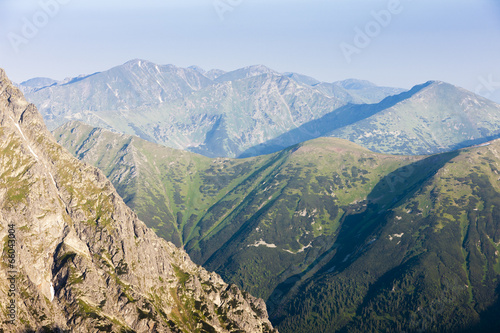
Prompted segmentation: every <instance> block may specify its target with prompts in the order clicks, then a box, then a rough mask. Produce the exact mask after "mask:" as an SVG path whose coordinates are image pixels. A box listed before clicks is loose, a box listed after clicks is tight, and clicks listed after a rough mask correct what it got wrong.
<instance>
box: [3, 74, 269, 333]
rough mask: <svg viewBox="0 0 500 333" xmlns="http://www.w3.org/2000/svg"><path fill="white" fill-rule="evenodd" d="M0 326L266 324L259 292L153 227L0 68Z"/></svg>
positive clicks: (265, 328)
mask: <svg viewBox="0 0 500 333" xmlns="http://www.w3.org/2000/svg"><path fill="white" fill-rule="evenodd" d="M0 138H1V139H0V238H1V239H2V242H3V244H2V245H3V252H2V264H1V265H0V267H1V268H0V276H1V278H0V302H1V306H0V308H1V311H0V323H1V324H0V327H1V329H0V332H26V331H33V330H34V331H68V330H69V331H71V332H100V331H105V332H229V331H231V332H232V331H238V332H239V331H245V332H272V331H273V328H272V326H271V323H270V322H269V320H268V317H267V311H266V307H265V304H264V302H263V301H262V300H260V299H256V298H254V297H252V296H250V295H248V294H247V293H245V292H242V291H240V290H239V289H238V288H236V287H235V286H231V285H227V284H225V283H224V282H223V281H222V279H221V278H220V277H219V276H218V275H217V274H215V273H209V272H207V271H206V270H204V269H203V268H201V267H200V266H197V265H195V264H194V263H193V262H192V261H191V260H190V259H189V257H188V255H187V254H186V253H185V252H184V251H183V250H180V249H178V248H176V247H175V246H174V245H173V244H171V243H168V242H166V241H164V240H162V239H160V238H158V237H157V236H156V235H155V234H154V232H153V231H151V230H150V229H148V228H147V227H146V226H145V225H144V224H143V223H142V222H141V221H140V220H138V218H137V216H136V215H135V214H134V213H133V212H132V211H131V210H130V209H129V208H128V207H127V206H126V205H125V204H124V202H123V200H122V199H121V198H120V197H119V195H118V194H117V193H116V191H115V189H114V187H113V186H112V184H111V183H110V182H109V181H108V180H107V179H106V177H105V176H104V175H103V174H102V173H101V172H100V171H99V170H98V169H96V168H94V167H91V166H89V165H86V164H84V163H82V162H80V161H78V160H77V159H75V158H73V157H72V156H71V155H70V154H69V153H68V152H67V151H66V150H64V149H63V148H62V147H61V146H59V145H58V144H57V143H56V142H55V140H54V139H53V138H52V136H51V134H50V133H49V132H48V130H47V129H46V127H45V125H44V123H43V120H42V117H41V116H40V114H39V113H38V111H37V109H36V107H35V106H34V105H32V104H29V103H27V102H26V100H25V99H24V97H23V95H22V93H21V92H20V91H19V90H18V89H17V88H15V87H14V86H13V85H12V83H11V82H10V81H9V80H8V78H7V77H6V75H5V72H4V71H3V70H1V69H0Z"/></svg>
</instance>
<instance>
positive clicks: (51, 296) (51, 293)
mask: <svg viewBox="0 0 500 333" xmlns="http://www.w3.org/2000/svg"><path fill="white" fill-rule="evenodd" d="M54 295H55V291H54V285H53V284H52V282H51V283H50V301H51V302H52V301H53V300H54Z"/></svg>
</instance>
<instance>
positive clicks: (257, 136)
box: [20, 60, 500, 157]
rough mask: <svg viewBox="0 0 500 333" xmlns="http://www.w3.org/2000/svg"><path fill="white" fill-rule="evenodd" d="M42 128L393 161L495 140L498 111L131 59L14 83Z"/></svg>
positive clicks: (440, 88)
mask: <svg viewBox="0 0 500 333" xmlns="http://www.w3.org/2000/svg"><path fill="white" fill-rule="evenodd" d="M20 87H21V89H23V90H24V91H25V92H26V94H27V98H28V99H29V100H30V101H32V102H33V103H35V104H36V105H37V106H38V107H39V109H40V111H41V112H42V114H43V116H44V120H45V122H46V123H47V125H48V126H49V128H50V129H55V128H56V127H58V126H59V125H61V124H63V123H65V122H67V121H70V120H81V121H83V122H85V123H88V124H90V125H93V126H99V127H103V128H108V129H112V130H114V131H117V132H119V133H125V134H132V135H137V136H139V137H141V138H143V139H146V140H148V141H151V142H155V143H160V144H164V145H166V146H169V147H172V148H177V149H184V150H189V151H193V152H197V153H200V154H202V155H205V156H208V157H248V156H256V155H261V154H267V153H271V152H276V151H278V150H280V149H283V148H286V147H288V146H290V145H293V144H296V143H299V142H303V141H306V140H310V139H314V138H317V137H320V136H333V137H339V138H344V139H348V140H350V141H353V142H356V143H359V144H361V145H363V146H364V147H367V148H369V149H371V150H373V151H378V152H384V153H392V154H431V153H437V152H443V151H449V150H452V149H455V148H460V147H465V146H467V145H471V144H474V143H481V142H485V141H488V140H491V139H492V138H495V137H497V136H498V135H499V134H500V131H499V130H498V128H500V120H499V118H498V114H499V112H498V111H499V110H500V105H498V104H496V103H494V102H491V101H489V100H487V99H485V98H482V97H479V96H477V95H475V94H473V93H471V92H468V91H466V90H464V89H461V88H458V87H455V86H453V85H450V84H447V83H443V82H434V81H429V82H427V83H425V84H422V85H418V86H415V87H414V88H413V89H411V90H410V91H408V92H404V91H403V90H402V89H396V88H387V87H378V86H376V85H374V84H372V83H370V82H367V81H361V80H353V79H351V80H345V81H340V82H334V83H325V82H319V81H317V80H315V79H314V78H311V77H307V76H305V75H301V74H297V73H284V74H281V73H278V72H276V71H274V70H272V69H270V68H267V67H265V66H262V65H258V66H249V67H245V68H241V69H238V70H235V71H231V72H227V73H226V72H223V71H220V70H211V71H208V72H205V71H204V70H203V69H201V68H198V67H196V66H192V67H190V68H178V67H175V66H172V65H166V66H160V65H156V64H153V63H151V62H148V61H144V60H132V61H129V62H127V63H125V64H124V65H121V66H117V67H115V68H112V69H110V70H108V71H104V72H100V73H95V74H92V75H88V76H80V77H77V78H73V79H67V80H65V81H63V82H55V81H53V80H50V79H44V78H38V79H33V80H29V81H27V82H23V83H22V84H20Z"/></svg>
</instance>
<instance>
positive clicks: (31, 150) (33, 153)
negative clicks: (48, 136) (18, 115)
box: [9, 116, 38, 162]
mask: <svg viewBox="0 0 500 333" xmlns="http://www.w3.org/2000/svg"><path fill="white" fill-rule="evenodd" d="M9 118H10V119H12V121H13V122H14V125H16V127H17V129H18V130H19V133H21V136H22V137H23V139H24V141H26V144H27V145H28V148H29V150H30V152H31V154H32V155H33V156H34V157H35V159H36V160H37V162H38V155H37V154H35V152H34V151H33V149H32V148H31V146H30V145H29V144H28V140H27V139H26V137H25V136H24V133H23V130H22V129H21V126H19V124H18V123H17V122H15V121H14V119H13V118H12V117H10V116H9Z"/></svg>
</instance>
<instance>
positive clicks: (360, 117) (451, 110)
mask: <svg viewBox="0 0 500 333" xmlns="http://www.w3.org/2000/svg"><path fill="white" fill-rule="evenodd" d="M329 136H331V137H338V138H343V139H346V140H349V141H351V142H355V143H357V144H359V145H361V146H363V147H365V148H368V149H370V150H372V151H376V152H380V153H386V154H401V155H423V154H435V153H440V152H446V151H452V150H455V149H459V148H464V147H468V146H471V145H474V144H481V143H484V142H487V141H490V140H492V139H495V138H498V137H499V136H500V105H499V104H496V103H494V102H492V101H490V100H487V99H485V98H483V97H480V96H478V95H475V94H473V93H471V92H469V91H467V90H465V89H462V88H459V87H456V86H453V85H451V84H448V83H444V82H437V81H429V82H426V83H424V84H421V85H417V86H415V87H413V88H412V89H411V90H409V91H407V92H402V93H400V94H397V95H394V96H389V97H386V98H385V99H383V100H382V101H381V102H379V103H376V104H348V105H345V106H343V107H341V108H338V109H336V110H335V111H333V112H331V113H328V114H325V115H323V116H322V117H320V118H318V119H316V120H312V121H310V122H308V123H305V124H303V125H301V126H299V127H297V128H296V129H293V130H291V131H289V132H287V133H284V134H282V135H280V136H277V137H276V138H274V139H272V140H269V141H267V142H265V143H262V144H259V145H257V146H255V147H252V148H250V149H248V150H247V151H245V152H243V153H242V154H240V157H247V156H255V155H260V154H269V153H273V152H276V151H279V150H281V149H284V148H286V147H288V146H289V145H291V144H296V143H300V142H304V141H307V140H311V139H315V138H318V137H329Z"/></svg>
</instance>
